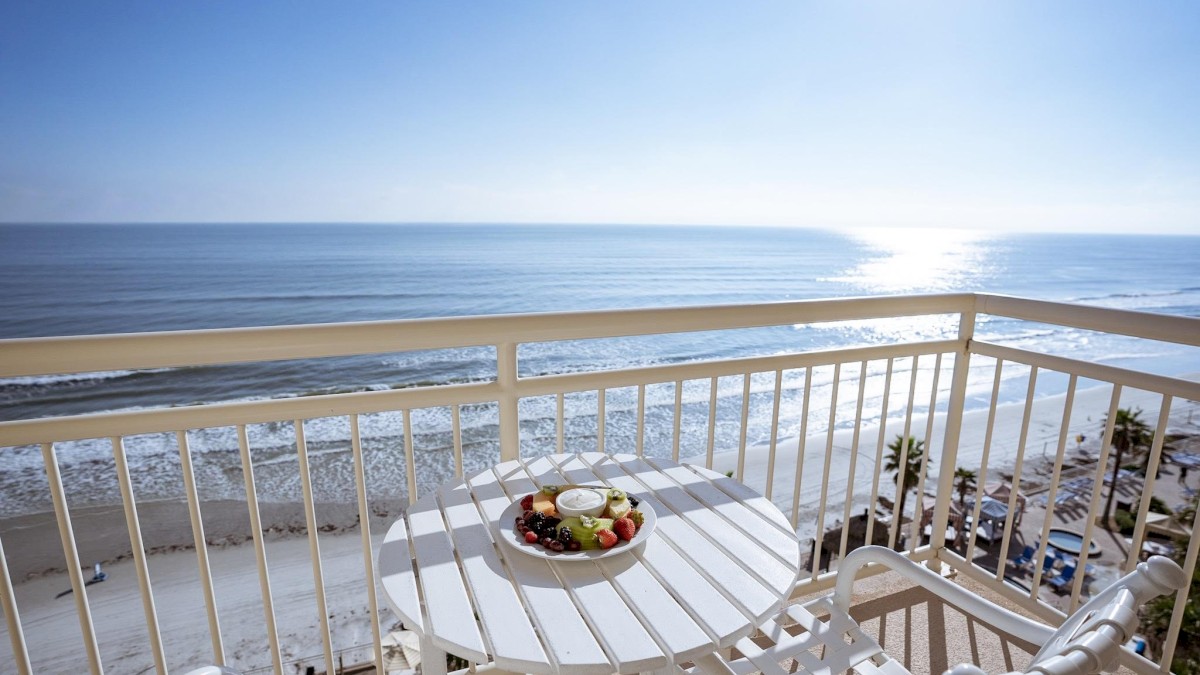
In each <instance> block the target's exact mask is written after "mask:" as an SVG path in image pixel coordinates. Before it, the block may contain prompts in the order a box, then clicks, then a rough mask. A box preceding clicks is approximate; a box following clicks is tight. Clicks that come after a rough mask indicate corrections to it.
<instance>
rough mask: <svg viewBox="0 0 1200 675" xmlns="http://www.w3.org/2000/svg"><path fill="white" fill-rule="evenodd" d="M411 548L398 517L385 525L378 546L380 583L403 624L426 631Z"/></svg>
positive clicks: (401, 521) (384, 595) (405, 527)
mask: <svg viewBox="0 0 1200 675" xmlns="http://www.w3.org/2000/svg"><path fill="white" fill-rule="evenodd" d="M411 551H412V549H411V546H410V542H409V541H408V525H407V524H406V523H405V522H404V518H397V519H396V522H395V523H392V526H391V527H390V528H388V531H387V534H386V535H384V537H383V543H382V544H381V545H380V547H379V583H380V584H381V585H382V586H383V597H384V598H386V599H387V603H388V606H390V607H391V608H392V611H393V612H395V613H396V615H397V616H399V617H400V618H401V620H403V621H404V625H405V626H407V627H409V628H411V629H413V630H416V631H417V632H422V633H423V632H424V631H425V622H424V619H423V618H422V616H421V599H420V597H418V595H417V575H416V573H414V572H413V567H412V559H411V558H410V556H411V555H412V553H411Z"/></svg>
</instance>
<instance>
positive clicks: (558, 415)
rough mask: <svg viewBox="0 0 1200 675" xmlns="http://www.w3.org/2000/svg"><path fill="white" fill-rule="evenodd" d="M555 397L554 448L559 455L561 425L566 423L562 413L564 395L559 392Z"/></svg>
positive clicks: (563, 411)
mask: <svg viewBox="0 0 1200 675" xmlns="http://www.w3.org/2000/svg"><path fill="white" fill-rule="evenodd" d="M556 398H557V401H556V403H557V410H556V411H555V415H554V449H555V451H556V452H557V453H558V454H560V455H561V454H563V435H564V429H563V427H564V426H565V425H566V415H565V414H564V413H565V408H566V404H565V402H564V400H563V399H564V396H563V394H562V392H559V393H558V396H557V397H556Z"/></svg>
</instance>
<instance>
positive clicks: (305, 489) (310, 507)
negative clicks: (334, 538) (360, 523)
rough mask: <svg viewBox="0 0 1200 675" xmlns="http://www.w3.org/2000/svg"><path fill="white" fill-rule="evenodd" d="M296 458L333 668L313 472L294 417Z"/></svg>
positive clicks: (330, 667)
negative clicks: (313, 491)
mask: <svg viewBox="0 0 1200 675" xmlns="http://www.w3.org/2000/svg"><path fill="white" fill-rule="evenodd" d="M294 424H295V428H296V460H297V462H298V463H299V469H300V491H301V493H302V494H303V496H304V522H305V524H306V525H307V527H308V555H309V557H310V558H312V574H313V589H314V590H315V592H316V596H317V612H318V614H319V616H320V626H321V644H322V646H323V647H324V648H325V672H327V673H332V672H334V669H333V637H332V636H331V635H330V633H329V607H328V603H327V599H326V597H325V575H324V573H323V572H322V570H321V544H320V542H319V541H317V511H316V507H315V505H314V504H313V493H312V472H311V471H310V470H309V467H308V443H307V442H306V441H305V438H304V420H295V421H294Z"/></svg>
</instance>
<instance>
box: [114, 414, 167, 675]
mask: <svg viewBox="0 0 1200 675" xmlns="http://www.w3.org/2000/svg"><path fill="white" fill-rule="evenodd" d="M109 440H110V441H111V442H112V450H113V460H114V461H115V463H116V469H117V483H118V485H119V486H120V489H121V503H122V505H123V506H124V507H125V525H126V526H127V527H128V528H129V544H130V546H131V547H132V549H133V566H134V568H135V569H136V570H137V579H138V590H140V591H141V595H142V613H143V614H145V615H146V630H147V631H148V632H149V634H150V652H151V653H152V654H153V655H154V667H155V669H156V670H157V671H158V672H159V674H160V675H166V672H167V658H166V655H165V654H164V653H163V646H162V632H161V631H159V629H158V612H157V611H155V608H154V590H153V588H152V587H151V585H150V568H149V567H147V566H146V547H145V546H144V545H143V544H142V526H141V524H140V523H139V522H138V515H137V503H136V502H135V501H134V497H133V483H132V481H131V480H130V479H129V464H128V463H127V462H126V461H125V459H126V458H125V442H124V441H123V440H122V439H121V437H120V436H113V437H112V438H111V439H109Z"/></svg>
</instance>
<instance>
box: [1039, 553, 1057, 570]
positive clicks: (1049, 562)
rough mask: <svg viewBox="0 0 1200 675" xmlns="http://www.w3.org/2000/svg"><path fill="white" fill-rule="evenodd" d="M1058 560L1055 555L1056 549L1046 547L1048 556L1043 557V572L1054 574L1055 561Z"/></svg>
mask: <svg viewBox="0 0 1200 675" xmlns="http://www.w3.org/2000/svg"><path fill="white" fill-rule="evenodd" d="M1056 562H1058V558H1056V557H1055V556H1054V551H1052V550H1050V549H1046V557H1045V558H1042V574H1054V563H1056Z"/></svg>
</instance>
